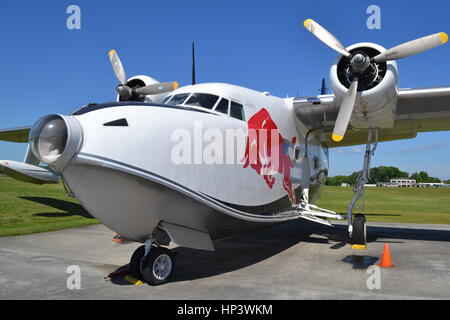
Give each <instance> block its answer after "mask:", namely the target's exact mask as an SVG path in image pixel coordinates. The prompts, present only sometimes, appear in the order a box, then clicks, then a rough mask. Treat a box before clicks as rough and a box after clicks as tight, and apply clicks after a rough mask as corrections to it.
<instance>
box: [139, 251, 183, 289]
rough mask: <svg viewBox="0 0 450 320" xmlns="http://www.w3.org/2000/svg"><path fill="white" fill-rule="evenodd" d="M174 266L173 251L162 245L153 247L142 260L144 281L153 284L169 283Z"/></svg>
mask: <svg viewBox="0 0 450 320" xmlns="http://www.w3.org/2000/svg"><path fill="white" fill-rule="evenodd" d="M174 266H175V263H174V259H173V254H172V251H170V250H169V249H167V248H162V247H155V248H152V249H151V250H150V252H149V253H148V254H147V256H146V257H145V258H144V260H143V261H142V268H141V270H142V276H143V278H144V281H145V282H147V283H148V284H149V285H151V286H159V285H161V284H164V283H167V282H168V281H169V277H170V276H171V275H172V271H173V269H174ZM161 267H162V268H161Z"/></svg>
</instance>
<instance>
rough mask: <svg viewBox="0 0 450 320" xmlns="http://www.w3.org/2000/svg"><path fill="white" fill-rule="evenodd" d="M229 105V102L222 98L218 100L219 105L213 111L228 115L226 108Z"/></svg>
mask: <svg viewBox="0 0 450 320" xmlns="http://www.w3.org/2000/svg"><path fill="white" fill-rule="evenodd" d="M229 105H230V101H229V100H227V99H225V98H222V100H220V102H219V104H218V105H217V107H216V109H214V111H217V112H222V113H225V114H228V106H229Z"/></svg>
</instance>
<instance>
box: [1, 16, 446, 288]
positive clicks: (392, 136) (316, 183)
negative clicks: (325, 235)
mask: <svg viewBox="0 0 450 320" xmlns="http://www.w3.org/2000/svg"><path fill="white" fill-rule="evenodd" d="M304 26H305V27H306V28H307V29H308V30H309V31H310V32H311V33H312V34H313V35H315V36H316V37H317V38H318V39H320V40H321V41H322V42H324V43H325V44H326V45H328V46H329V47H331V48H332V49H334V50H335V51H337V52H338V53H339V56H338V57H337V58H336V61H335V62H334V63H333V65H332V66H331V71H330V78H331V87H332V90H333V94H322V95H319V96H310V97H296V98H286V99H283V98H278V97H275V96H272V95H270V94H269V93H268V92H258V91H255V90H251V89H247V88H243V87H239V86H235V85H230V84H223V83H205V84H196V83H195V72H193V83H192V85H189V86H185V87H180V88H179V87H178V84H177V83H176V82H168V83H159V82H158V81H156V80H155V79H153V78H151V77H148V76H135V77H132V78H130V79H127V77H126V75H125V71H124V68H123V66H122V64H121V62H120V60H119V57H118V55H117V53H116V52H115V51H114V50H112V51H111V52H110V53H109V56H110V60H111V63H112V66H113V69H114V72H115V74H116V76H117V78H118V80H119V81H120V85H118V87H117V92H118V101H117V102H111V103H102V104H89V105H86V106H84V107H82V108H80V109H78V110H75V111H74V112H72V113H71V114H69V115H61V114H51V115H46V116H44V117H42V118H41V119H39V120H38V121H37V122H36V123H35V124H34V125H33V126H27V127H21V128H13V129H5V130H1V131H0V140H5V141H11V142H23V143H29V148H28V150H27V153H26V155H25V160H24V161H23V162H17V161H9V160H4V161H1V162H0V167H1V168H2V170H3V172H4V173H5V174H7V175H8V176H10V177H12V178H15V179H19V180H22V181H25V182H30V183H37V184H44V183H57V182H58V181H59V180H61V181H62V183H63V184H64V186H65V188H66V190H67V192H68V194H69V195H70V196H72V197H75V198H76V199H77V200H78V201H79V202H80V203H81V204H82V206H83V207H84V208H86V210H87V211H88V212H89V213H90V214H91V215H92V216H94V217H95V218H97V219H98V220H100V221H101V222H102V223H103V224H105V225H106V226H108V227H109V228H110V229H112V230H114V231H115V232H117V233H120V234H121V235H123V236H125V237H126V238H128V239H132V240H134V241H138V242H142V243H143V244H144V245H142V246H141V247H139V248H138V249H137V250H136V251H135V252H134V254H133V255H132V258H131V261H130V266H131V269H132V271H133V274H134V276H135V277H137V278H139V279H143V280H145V281H146V282H148V283H149V284H152V285H158V284H162V283H165V282H167V281H168V279H169V277H170V275H171V274H172V271H173V266H174V264H173V254H172V252H171V251H170V250H169V249H167V248H165V247H163V246H167V245H169V244H170V243H171V242H172V243H175V244H177V245H179V246H185V247H189V248H196V249H202V250H214V245H213V241H214V240H217V239H222V238H225V237H230V236H234V235H238V234H242V233H244V232H248V231H251V230H256V229H259V228H262V227H267V226H269V225H275V224H279V223H282V222H286V221H290V220H294V219H300V218H302V219H308V220H311V221H315V222H318V223H323V224H327V225H331V224H330V223H329V221H328V220H327V219H328V218H337V219H343V218H344V217H343V216H341V215H339V214H336V213H334V212H332V211H329V210H325V209H321V208H319V207H317V206H315V205H314V204H313V203H314V202H315V201H316V200H317V198H318V196H319V191H320V188H321V186H322V185H323V183H324V182H325V179H326V177H327V173H328V148H334V147H342V146H351V145H361V144H366V145H367V148H366V153H365V157H364V167H363V170H362V171H361V175H360V177H359V179H358V181H357V184H356V187H355V195H354V197H353V199H352V201H351V202H350V204H349V207H348V212H347V215H346V218H347V220H348V225H349V235H350V241H351V243H352V244H358V245H365V244H366V221H365V218H364V216H363V215H356V216H353V214H352V210H353V207H354V205H355V203H356V201H357V200H358V198H359V197H360V196H361V194H362V192H363V186H364V183H366V182H367V179H368V171H369V169H370V159H371V156H372V154H373V151H374V148H375V147H376V144H377V143H378V142H382V141H392V140H400V139H409V138H414V137H415V136H416V135H417V133H418V132H430V131H442V130H450V86H447V87H435V88H424V89H399V87H398V77H399V71H398V67H397V63H396V62H395V60H398V59H401V58H405V57H407V56H410V55H413V54H416V53H419V52H422V51H425V50H428V49H432V48H434V47H437V46H439V45H441V44H444V43H445V42H447V40H448V36H447V34H445V33H437V34H434V35H431V36H428V37H424V38H420V39H417V40H414V41H410V42H407V43H404V44H401V45H399V46H396V47H394V48H392V49H389V50H386V49H385V48H383V47H381V46H380V45H377V44H374V43H357V44H354V45H352V46H350V47H347V48H346V47H344V46H343V45H342V44H341V43H340V42H339V41H338V40H337V39H336V38H335V37H334V36H333V35H331V34H330V33H329V32H328V31H326V30H325V29H324V28H323V27H321V26H320V25H319V24H318V23H316V22H314V21H313V20H311V19H308V20H306V21H305V22H304ZM193 65H194V64H193ZM199 127H200V131H202V132H203V134H201V135H200V136H201V137H202V138H200V139H203V140H202V142H205V141H206V142H209V144H208V146H207V147H206V148H204V149H202V147H201V146H200V155H202V154H203V155H204V154H205V153H206V154H208V152H207V150H210V151H211V150H213V151H211V152H209V154H210V156H211V157H210V158H212V161H209V160H211V159H209V160H208V161H206V159H202V156H200V159H198V158H199V157H198V156H197V155H198V154H199V152H198V151H199V150H197V149H198V148H197V147H196V146H195V143H193V144H192V146H191V144H189V143H188V142H189V141H187V140H189V138H185V135H186V134H187V136H188V137H189V136H190V137H195V136H196V135H197V136H198V131H199ZM208 130H212V131H210V132H209V136H208V134H207V131H208ZM230 130H231V131H233V132H244V137H245V140H244V143H243V144H240V145H239V144H235V145H234V147H231V148H228V147H227V148H225V149H226V150H224V151H223V153H221V152H222V151H221V150H219V149H218V148H216V147H217V146H220V145H222V146H223V144H221V143H218V142H217V141H218V140H219V138H223V137H228V136H227V133H229V132H230ZM211 132H212V133H211ZM186 139H187V140H186ZM194 140H195V139H194ZM228 140H229V139H227V141H228ZM236 140H237V139H236ZM191 152H192V153H191ZM192 154H193V155H194V156H193V157H192ZM174 155H175V156H178V158H177V159H178V160H177V159H175V160H174ZM218 155H221V156H222V158H227V159H234V160H235V161H231V162H228V161H223V162H220V161H219V160H220V159H219V157H218ZM175 158H176V157H175ZM192 158H193V160H192ZM180 159H181V160H180ZM189 159H191V160H192V161H189ZM218 159H219V160H218ZM179 160H180V161H179ZM42 163H43V164H44V166H40V165H41V164H42Z"/></svg>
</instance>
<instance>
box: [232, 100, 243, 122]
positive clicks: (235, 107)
mask: <svg viewBox="0 0 450 320" xmlns="http://www.w3.org/2000/svg"><path fill="white" fill-rule="evenodd" d="M230 116H232V117H233V118H236V119H239V120H242V121H245V114H244V106H243V105H242V104H239V103H236V102H233V101H231V110H230Z"/></svg>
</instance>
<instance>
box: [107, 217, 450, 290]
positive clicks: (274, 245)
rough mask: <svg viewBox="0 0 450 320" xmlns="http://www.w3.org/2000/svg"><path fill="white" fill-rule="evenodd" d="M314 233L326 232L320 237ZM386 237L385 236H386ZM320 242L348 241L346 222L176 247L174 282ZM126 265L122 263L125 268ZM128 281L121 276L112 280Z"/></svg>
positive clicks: (397, 235) (374, 233) (409, 232)
mask: <svg viewBox="0 0 450 320" xmlns="http://www.w3.org/2000/svg"><path fill="white" fill-rule="evenodd" d="M315 235H320V236H323V238H317V237H315ZM384 239H386V240H384ZM397 239H398V240H422V241H450V231H445V230H425V229H410V228H407V229H402V228H391V227H374V226H370V223H369V226H368V242H369V243H371V242H391V243H392V242H396V241H395V240H397ZM300 242H304V243H320V244H324V245H327V246H329V249H330V250H336V249H339V248H342V247H344V246H346V245H347V244H348V238H347V225H345V224H344V225H334V227H333V228H330V227H327V226H322V225H317V224H315V223H311V222H308V221H303V220H297V221H291V222H288V223H285V224H281V225H278V226H275V227H272V228H267V229H263V230H260V231H257V232H253V233H250V234H246V235H242V236H238V237H234V238H230V239H225V240H220V241H216V242H215V243H214V244H215V247H216V251H215V252H208V251H200V250H194V249H189V248H184V247H180V248H176V249H174V251H175V252H176V253H177V256H176V258H175V264H176V271H175V273H174V274H173V276H172V278H171V282H181V281H191V280H196V279H202V278H208V277H212V276H215V275H220V274H225V273H227V272H231V271H235V270H239V269H242V268H245V267H247V266H251V265H253V264H256V263H258V262H261V261H263V260H266V259H269V258H271V257H273V256H275V255H276V254H278V253H280V252H283V251H285V250H287V249H289V248H290V247H292V246H294V245H296V244H297V243H300ZM125 267H127V266H122V267H121V268H119V269H118V270H122V269H123V268H125ZM112 282H113V283H115V284H118V285H126V284H127V283H126V282H124V281H122V280H119V279H117V280H113V281H112Z"/></svg>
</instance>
